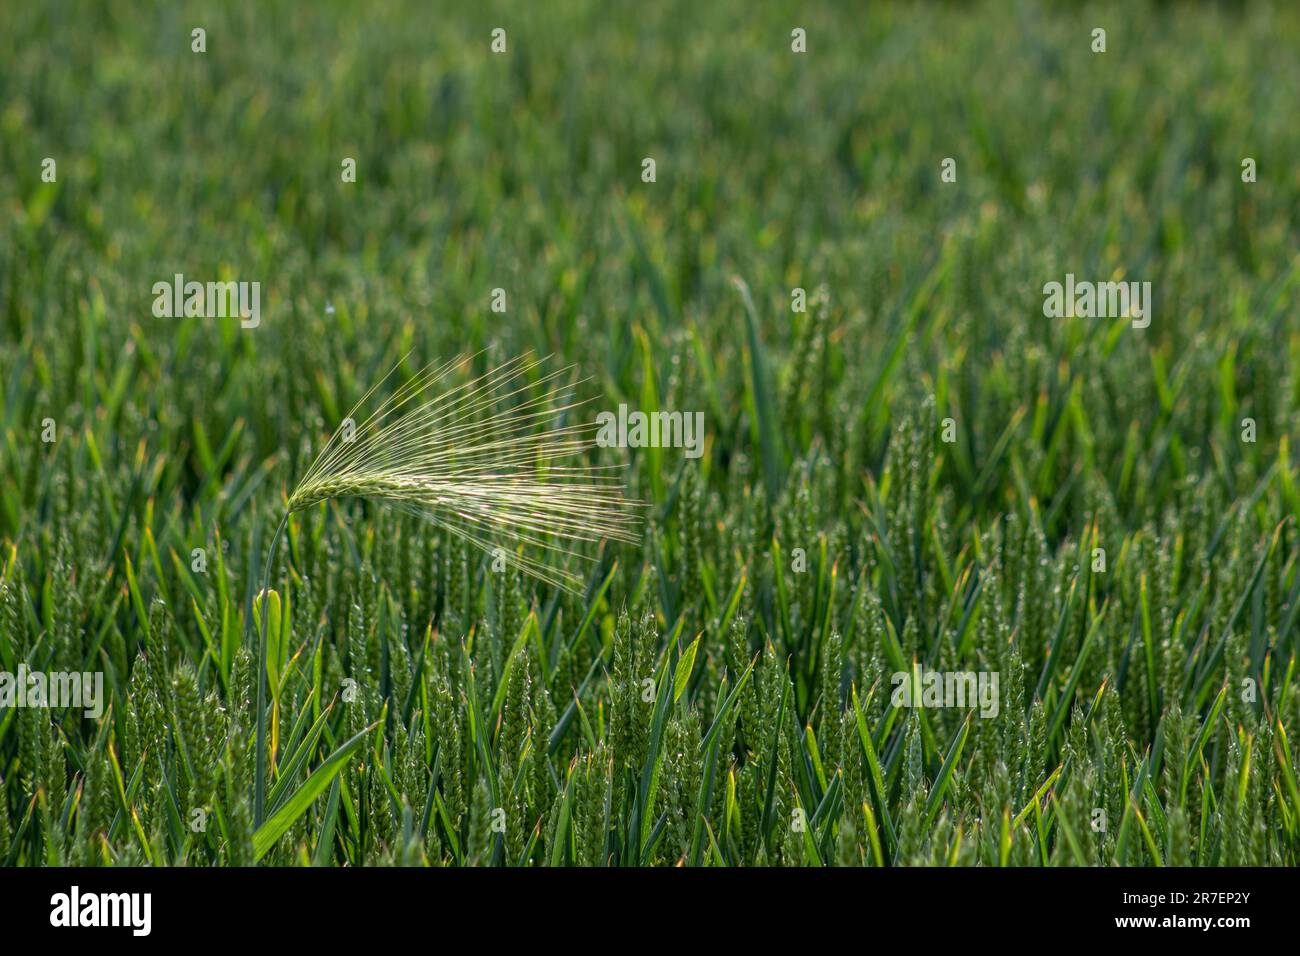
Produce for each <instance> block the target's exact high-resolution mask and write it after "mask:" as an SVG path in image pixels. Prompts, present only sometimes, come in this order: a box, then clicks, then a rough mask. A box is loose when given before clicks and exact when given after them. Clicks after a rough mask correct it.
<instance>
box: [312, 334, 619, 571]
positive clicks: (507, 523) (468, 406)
mask: <svg viewBox="0 0 1300 956" xmlns="http://www.w3.org/2000/svg"><path fill="white" fill-rule="evenodd" d="M471 361H472V358H471V357H460V358H457V359H454V360H453V361H451V362H448V363H446V364H443V365H430V366H428V367H426V368H424V369H422V370H421V371H419V372H417V373H416V374H415V375H414V376H413V377H411V378H410V379H409V380H408V381H406V382H405V383H403V384H402V385H400V386H399V387H397V388H396V389H395V390H394V391H393V392H392V394H390V395H389V396H388V397H387V398H385V399H384V400H383V401H381V402H379V404H378V405H377V407H375V408H374V410H373V411H372V412H371V413H370V414H369V417H367V418H366V419H365V420H364V421H360V420H358V418H356V417H355V416H357V414H358V411H359V410H360V409H361V408H362V406H364V405H365V404H366V403H367V401H369V399H370V398H371V396H372V395H373V394H374V393H375V391H376V389H378V388H379V387H380V386H381V385H382V384H383V382H385V381H387V380H388V379H390V378H392V377H393V375H394V374H395V373H396V372H397V371H398V369H399V368H400V367H401V365H402V363H400V362H399V363H398V365H397V366H396V367H394V368H393V370H392V371H390V372H389V373H388V375H386V376H385V377H384V379H382V380H381V381H380V382H379V383H378V384H377V385H376V386H375V387H373V388H371V389H370V391H369V392H367V393H366V395H365V396H363V398H362V399H361V401H360V402H358V403H357V406H356V407H354V408H353V410H352V411H351V412H349V414H348V417H347V418H346V419H345V426H346V427H342V428H340V429H339V430H338V431H337V432H335V434H334V435H333V436H332V437H331V438H330V440H329V442H328V443H327V444H326V445H325V448H324V449H323V450H322V451H321V453H320V456H319V457H318V458H317V459H316V461H315V462H314V463H313V464H312V466H311V467H310V468H309V469H308V470H307V473H306V474H305V475H303V477H302V480H301V481H300V482H299V483H298V486H297V487H296V488H295V489H294V490H293V493H292V494H291V495H290V496H289V503H288V511H289V513H293V512H295V511H301V510H303V509H304V508H308V507H310V506H312V505H313V504H316V503H318V502H321V501H325V500H328V499H332V498H347V497H356V498H371V499H375V500H381V501H387V502H391V503H392V504H393V505H395V506H396V507H398V508H402V509H404V510H406V511H408V512H411V513H413V514H417V515H419V516H420V517H422V518H425V519H427V520H428V521H430V522H431V523H432V524H434V525H435V526H437V527H439V528H442V529H444V530H446V531H447V532H449V533H451V534H453V535H456V536H457V537H459V538H462V539H463V540H465V541H467V542H468V543H470V544H471V545H473V546H474V547H476V548H478V549H480V550H482V551H484V552H486V553H488V554H490V555H492V556H493V558H494V560H498V561H500V562H502V566H503V567H504V566H509V567H513V568H517V569H518V570H520V571H522V572H524V573H525V574H528V575H531V576H533V577H535V578H537V579H539V580H541V581H544V582H546V583H547V584H552V585H555V586H556V587H560V588H564V589H566V590H569V591H577V590H578V589H579V588H580V587H581V585H582V583H583V580H584V579H583V576H581V575H579V574H577V573H575V572H574V571H573V570H572V568H571V567H570V564H571V562H569V561H568V560H567V559H568V557H570V556H577V557H579V558H587V557H588V556H587V555H583V554H581V553H580V552H579V551H578V550H575V547H574V546H575V545H580V544H581V543H582V542H598V541H600V540H602V539H606V538H608V539H612V540H616V541H628V542H631V541H635V540H636V535H635V531H636V523H637V515H636V511H635V505H634V504H633V503H631V502H629V501H627V500H626V499H625V498H624V497H623V486H622V483H621V480H620V478H619V477H618V476H617V474H612V473H611V471H610V468H611V467H618V466H609V467H601V466H592V465H584V464H582V463H581V462H580V461H575V459H578V458H579V457H580V456H581V455H582V454H583V453H584V452H586V451H587V450H588V449H589V448H590V447H591V446H592V444H593V443H594V436H595V430H596V426H595V425H594V424H592V423H586V422H577V421H573V420H572V419H573V417H574V414H575V412H576V411H577V410H578V409H580V408H581V406H582V405H584V404H586V403H585V402H583V401H579V400H575V399H574V398H573V397H572V392H573V387H574V385H575V384H577V383H572V382H571V381H570V380H571V379H572V378H573V377H574V375H573V372H574V370H573V369H572V368H561V369H556V370H548V369H547V368H546V360H545V359H538V358H534V357H531V356H524V357H519V358H515V359H512V360H510V361H508V362H505V363H504V364H502V365H499V366H497V367H496V368H493V369H492V370H491V371H488V372H486V373H483V374H481V375H478V376H477V377H469V376H462V375H461V374H460V373H462V372H464V371H465V370H467V369H468V368H469V367H470V364H471ZM566 421H568V423H567V424H566V423H565V422H566ZM557 559H558V560H557Z"/></svg>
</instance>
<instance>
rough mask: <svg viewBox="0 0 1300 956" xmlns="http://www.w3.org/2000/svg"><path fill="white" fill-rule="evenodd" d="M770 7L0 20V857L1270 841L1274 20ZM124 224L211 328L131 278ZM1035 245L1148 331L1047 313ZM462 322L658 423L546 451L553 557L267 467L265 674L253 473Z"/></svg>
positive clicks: (1050, 265) (914, 852) (1283, 170)
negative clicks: (253, 288) (934, 691)
mask: <svg viewBox="0 0 1300 956" xmlns="http://www.w3.org/2000/svg"><path fill="white" fill-rule="evenodd" d="M801 17H802V18H803V19H802V20H801V22H799V23H798V24H797V25H800V26H803V27H804V28H805V29H807V31H808V37H809V52H808V53H807V54H805V55H795V54H792V53H791V52H790V49H789V31H790V29H791V27H792V26H794V25H796V24H794V23H791V22H789V20H790V18H789V16H788V14H787V13H786V12H785V11H784V10H782V9H781V8H780V6H779V5H775V4H766V3H759V4H747V5H739V4H717V5H713V4H706V5H700V4H695V5H690V6H686V5H680V4H667V5H664V6H654V5H651V6H648V7H644V8H638V12H637V15H636V17H635V18H634V17H632V16H630V15H627V16H624V15H611V14H610V11H609V10H608V8H607V5H603V4H598V3H595V2H588V0H580V2H575V3H572V4H566V5H564V6H563V7H562V8H553V7H551V6H549V5H548V6H547V7H546V8H545V9H543V8H542V7H540V6H539V7H538V8H537V9H533V8H531V7H528V6H526V5H519V4H498V5H496V6H495V7H494V5H492V4H488V5H487V6H486V7H483V8H481V9H479V10H477V11H476V12H473V13H470V12H466V11H461V12H459V13H456V14H448V15H446V16H445V17H441V18H438V19H437V20H436V21H435V20H433V19H431V18H430V17H429V16H428V14H427V11H426V10H425V9H424V8H423V7H422V6H421V5H419V4H415V3H403V2H399V0H380V2H377V3H374V4H371V5H370V6H369V7H367V12H366V14H365V16H364V17H363V18H361V17H359V16H358V14H357V13H356V11H355V10H353V9H352V8H350V7H347V6H345V5H342V4H333V3H325V4H318V5H310V6H306V7H294V8H293V11H292V16H289V15H288V11H287V9H279V8H276V7H275V6H274V5H272V6H271V7H266V6H265V5H262V4H252V3H246V4H233V5H228V6H226V7H224V8H223V9H222V10H221V11H216V10H212V11H207V10H205V11H204V12H203V15H202V16H201V17H198V16H197V15H196V16H195V17H191V16H188V15H186V14H184V13H182V12H176V11H173V10H172V9H171V8H166V9H164V8H161V7H159V8H157V9H153V10H151V11H148V12H146V13H144V14H143V15H140V16H131V17H127V16H126V15H125V14H122V13H119V12H117V11H116V10H115V9H114V8H112V7H111V6H103V5H92V4H73V5H72V8H70V9H65V8H64V7H55V8H50V7H47V6H44V5H32V4H26V5H24V4H17V5H12V4H11V5H9V6H8V7H7V8H6V9H5V10H4V11H3V13H0V104H3V106H2V107H0V168H3V169H4V170H5V171H6V173H5V175H3V176H0V212H2V213H3V214H2V215H0V671H5V672H14V671H16V670H17V668H18V667H19V666H20V665H23V666H25V667H27V668H29V669H36V670H43V671H58V670H79V671H92V672H102V673H103V674H104V682H105V691H106V697H107V700H106V702H105V708H104V712H103V715H102V716H101V717H100V718H99V719H89V718H86V717H84V716H83V715H82V713H81V712H80V711H78V710H74V709H40V708H7V709H0V862H3V863H7V864H18V865H42V864H59V863H77V864H88V865H114V864H117V865H122V864H141V863H149V864H158V865H182V864H184V865H251V864H252V863H254V862H256V861H259V860H260V861H262V862H265V863H270V864H275V865H299V864H302V865H322V866H325V865H344V864H346V865H423V864H429V865H438V864H448V865H518V864H529V865H552V866H564V865H611V864H612V865H621V866H639V865H665V866H668V865H675V864H679V863H685V864H690V865H757V864H764V865H778V864H779V865H835V864H840V865H920V864H936V865H949V864H956V865H977V864H978V865H1017V866H1020V865H1023V866H1038V865H1057V864H1064V865H1149V864H1191V865H1240V864H1264V865H1286V866H1294V865H1297V863H1300V786H1298V784H1297V767H1296V756H1297V754H1296V747H1295V746H1294V744H1293V740H1294V738H1295V736H1296V734H1297V730H1298V728H1300V693H1297V687H1296V684H1297V674H1296V668H1297V663H1296V657H1297V650H1298V649H1300V529H1298V528H1297V526H1296V523H1295V515H1296V514H1297V512H1298V511H1300V496H1298V495H1297V491H1296V483H1297V462H1296V456H1295V452H1294V451H1293V449H1294V447H1295V444H1296V438H1295V436H1294V435H1293V434H1292V430H1293V426H1294V422H1295V421H1296V420H1297V411H1298V410H1300V384H1298V383H1300V376H1298V375H1297V363H1300V327H1298V326H1297V322H1296V316H1297V310H1296V288H1297V280H1298V279H1300V259H1297V256H1296V251H1295V236H1296V235H1297V234H1300V180H1298V179H1297V177H1296V174H1295V170H1294V157H1295V156H1296V155H1297V154H1300V127H1297V125H1296V124H1295V121H1294V112H1295V111H1294V105H1293V102H1292V99H1291V98H1290V97H1289V96H1288V93H1290V92H1292V91H1294V90H1295V89H1297V88H1300V70H1298V68H1297V63H1296V59H1295V56H1294V51H1295V49H1296V47H1297V43H1300V18H1298V17H1297V12H1296V10H1295V9H1293V8H1291V7H1288V6H1286V5H1281V4H1278V5H1271V4H1267V3H1264V4H1258V5H1252V6H1250V7H1248V8H1246V9H1244V10H1243V9H1238V8H1237V7H1236V6H1227V7H1219V6H1196V7H1191V8H1179V9H1177V10H1166V9H1165V8H1164V7H1161V6H1147V5H1145V4H1141V3H1138V4H1124V5H1119V6H1115V7H1112V8H1109V9H1108V10H1102V9H1098V10H1094V9H1092V8H1089V12H1088V15H1087V16H1086V17H1085V16H1084V15H1083V14H1081V13H1080V12H1078V11H1075V10H1073V9H1064V10H1061V9H1057V8H1056V7H1055V6H1054V5H1050V6H1049V5H1046V4H1042V5H1040V4H1037V3H1026V4H1019V5H1015V6H1014V8H1011V9H1009V8H1008V7H1007V6H1006V5H1003V4H988V5H986V6H976V7H973V8H967V7H962V8H960V9H954V8H952V7H951V6H934V7H928V6H922V7H916V6H912V5H908V6H906V7H903V6H899V7H894V6H892V5H888V4H885V5H876V4H873V5H871V8H870V10H869V11H867V12H865V13H861V14H858V13H855V14H854V15H853V16H848V15H846V14H845V13H844V12H843V11H842V10H839V9H837V8H835V7H834V6H830V5H828V6H826V7H819V8H816V9H810V10H808V11H807V12H806V13H801ZM191 19H194V20H195V22H196V23H201V25H202V26H204V28H205V29H206V30H207V46H208V52H206V53H205V54H195V53H191V52H190V48H189V30H190V28H191V27H190V26H189V23H190V20H191ZM1094 21H1096V22H1105V23H1106V24H1107V26H1108V52H1107V53H1105V54H1093V53H1091V51H1090V49H1089V41H1090V30H1091V28H1092V27H1093V26H1095V25H1096V22H1094ZM502 24H504V25H505V26H506V28H507V30H508V33H509V52H508V53H507V54H503V55H501V56H496V55H494V54H492V53H491V52H490V51H489V49H488V38H489V33H490V30H491V29H492V28H493V27H496V26H500V25H502ZM46 156H51V157H55V158H56V159H57V161H58V179H57V182H54V183H44V182H42V181H41V178H40V169H41V160H42V158H44V157H46ZM346 156H352V157H355V158H356V159H357V168H358V177H357V182H356V183H344V182H342V181H340V178H339V169H340V163H341V161H342V159H343V158H344V157H346ZM644 156H652V157H655V158H656V160H657V163H658V181H657V182H656V183H653V184H647V183H642V182H641V181H640V175H639V173H640V160H641V158H642V157H644ZM947 156H952V157H956V158H957V160H958V181H957V182H956V183H952V184H944V183H941V182H940V179H939V168H940V167H939V164H940V162H941V160H942V159H943V158H944V157H947ZM1247 156H1250V157H1253V158H1255V159H1256V160H1257V161H1258V163H1259V181H1258V182H1256V183H1253V184H1245V183H1243V182H1242V181H1241V179H1240V164H1241V161H1242V159H1243V158H1244V157H1247ZM176 272H182V273H184V274H186V275H187V277H194V278H202V279H208V278H213V279H215V278H217V277H222V276H224V277H229V278H231V279H241V280H248V281H254V280H256V281H261V282H262V283H263V286H262V303H263V304H262V313H263V314H262V323H261V325H260V326H259V327H258V328H256V329H241V328H240V327H239V324H238V322H235V321H228V320H217V319H202V318H188V319H185V318H182V319H161V318H156V317H154V316H153V315H152V314H151V303H152V298H153V297H152V294H151V288H152V285H153V283H154V282H156V281H160V280H161V281H169V280H170V278H171V276H172V275H173V273H176ZM1066 272H1074V273H1076V274H1078V275H1079V276H1080V277H1091V278H1096V279H1106V278H1120V277H1124V278H1133V279H1139V280H1150V281H1151V282H1152V284H1153V288H1154V290H1155V314H1154V321H1153V322H1152V324H1151V326H1150V328H1147V329H1134V328H1132V327H1131V326H1130V325H1129V323H1128V322H1127V321H1119V322H1108V321H1104V320H1096V319H1083V318H1064V319H1047V318H1045V317H1044V316H1043V314H1042V297H1041V294H1040V289H1041V286H1042V284H1043V283H1044V282H1047V281H1053V280H1056V281H1059V280H1061V279H1062V278H1063V276H1064V274H1065V273H1066ZM737 278H739V279H740V281H733V279H737ZM495 287H502V288H505V289H506V290H507V292H508V303H509V305H508V311H507V312H506V313H504V314H502V313H494V312H492V311H490V309H489V295H490V290H491V289H492V288H495ZM794 287H800V288H804V289H807V290H808V311H807V312H803V313H794V312H792V311H791V297H790V293H791V289H792V288H794ZM817 290H821V291H820V292H818V291H817ZM480 349H482V350H485V351H486V354H484V355H481V356H478V357H477V358H476V359H475V360H474V361H475V363H477V364H475V366H474V367H475V368H476V369H480V370H486V369H488V368H491V367H493V364H494V363H499V362H500V361H503V360H508V359H509V358H511V357H512V356H515V355H520V354H523V353H525V352H527V351H532V352H535V353H537V354H539V355H547V354H552V353H554V354H557V355H559V356H561V357H562V358H563V360H564V362H565V363H566V364H567V363H574V364H576V365H577V366H578V367H579V368H580V369H581V370H582V372H583V373H584V374H585V375H588V376H590V378H591V381H590V382H589V383H588V385H587V387H589V388H590V389H591V391H592V392H594V393H595V394H596V395H597V399H596V402H595V405H594V406H593V408H598V409H614V408H617V407H618V405H619V404H620V403H626V404H628V405H629V406H630V407H633V408H643V409H645V410H647V411H654V410H659V409H662V410H679V411H687V410H690V411H694V410H700V411H703V412H704V414H705V417H706V423H707V442H706V446H705V454H704V455H703V457H701V458H699V459H698V460H692V459H686V458H684V457H683V456H682V455H681V453H680V451H679V450H677V449H613V448H612V449H598V450H595V451H593V452H592V455H591V456H590V458H591V463H592V464H598V465H620V466H621V465H625V466H626V475H627V480H628V483H629V486H630V488H629V491H630V494H631V496H632V497H635V498H638V499H639V500H641V501H642V502H643V503H644V508H643V514H644V516H645V521H644V529H643V530H644V535H643V536H642V537H641V540H640V541H639V543H627V542H618V541H614V542H605V543H604V544H602V545H591V544H586V543H580V544H578V545H577V547H578V548H579V550H581V551H582V554H583V557H585V558H588V559H592V560H589V561H581V560H577V559H574V560H572V561H568V560H564V559H562V558H560V557H555V556H552V557H551V558H550V559H549V560H551V561H554V562H555V564H554V566H553V570H554V571H555V572H556V575H557V576H559V575H564V576H566V577H567V576H569V575H573V574H581V575H582V579H581V580H582V582H583V586H582V587H580V588H579V591H578V593H573V594H571V593H568V592H563V591H558V590H556V589H554V588H551V587H549V586H547V585H545V584H541V583H538V582H537V581H536V580H535V579H534V578H531V577H524V576H520V575H518V574H516V573H515V572H514V571H509V572H504V573H503V572H499V571H495V570H493V567H492V563H491V561H490V560H488V559H487V558H486V557H484V556H483V555H482V554H481V553H480V552H479V551H477V550H475V549H472V548H470V547H469V546H467V544H466V543H465V542H464V541H463V540H460V539H459V538H457V537H456V536H455V535H453V534H450V533H448V532H447V531H445V530H441V529H437V528H433V527H431V526H430V525H429V524H428V523H427V522H425V521H423V520H421V519H420V518H419V517H418V516H416V515H412V514H407V513H403V512H399V511H393V510H386V509H384V508H383V507H380V506H378V505H376V504H374V503H371V502H367V501H361V500H352V499H347V500H341V501H335V500H331V501H323V502H315V503H311V504H309V505H304V507H302V508H301V510H298V511H296V513H294V514H293V515H292V516H291V518H290V519H289V520H288V522H287V525H286V532H285V538H284V541H283V542H282V543H283V546H282V547H280V548H279V549H278V551H277V552H276V554H275V560H274V561H273V562H272V574H271V587H272V588H273V589H274V590H275V592H276V593H275V597H274V599H273V603H272V608H273V609H274V607H276V606H278V611H277V612H275V613H274V614H273V615H272V616H273V618H274V619H276V620H278V621H279V624H278V626H275V627H272V628H270V630H271V631H272V634H271V635H270V636H269V638H268V648H267V651H268V653H267V667H268V672H269V675H268V676H269V681H268V692H267V694H266V699H265V701H264V708H263V711H262V713H261V714H260V715H259V713H258V710H257V706H258V705H257V701H258V700H259V694H258V689H257V688H258V681H259V672H258V669H259V666H260V661H259V653H258V652H259V648H258V645H257V629H256V628H255V627H247V626H246V624H248V623H249V621H250V615H251V614H252V613H253V595H254V593H255V591H256V589H257V587H259V585H260V577H261V573H262V563H263V562H264V561H265V560H266V558H267V554H268V550H269V546H270V542H271V539H272V535H273V533H274V531H275V529H276V526H277V522H278V521H279V520H280V519H281V517H282V516H283V515H284V514H285V511H286V506H287V505H288V504H289V496H290V494H291V493H292V489H294V488H295V487H297V485H298V483H299V482H300V481H301V480H302V478H303V476H304V475H305V474H306V473H307V470H308V468H309V466H310V464H311V462H312V461H313V460H314V459H315V457H316V454H317V453H318V452H319V450H320V448H321V447H322V446H323V444H324V443H325V441H326V440H327V439H328V437H329V436H330V435H331V434H332V433H333V432H334V431H335V429H336V428H337V427H338V424H339V421H340V420H341V418H342V417H343V416H344V415H346V414H347V410H348V409H350V408H352V407H353V405H354V404H355V403H356V402H357V401H358V400H359V399H360V398H361V397H362V396H363V395H364V394H365V392H366V390H367V389H368V388H369V387H370V385H371V384H373V383H374V382H376V381H379V380H380V379H382V378H383V376H384V374H385V373H386V372H387V371H388V370H389V369H391V368H393V366H394V364H395V363H397V362H398V360H399V359H401V357H402V356H404V355H406V354H407V353H411V355H412V358H411V359H410V363H411V365H410V367H409V368H407V367H402V368H399V370H398V373H397V376H396V378H397V380H396V381H395V382H394V383H393V387H398V386H400V385H401V384H402V383H405V382H408V381H409V380H410V377H411V376H413V375H414V374H415V372H416V370H417V369H418V368H419V366H420V365H421V364H423V362H426V361H445V360H447V359H450V358H451V357H453V356H455V355H459V354H462V353H466V352H470V353H473V352H477V351H478V350H480ZM593 414H594V412H593ZM46 418H52V419H54V421H55V422H56V424H57V429H58V440H57V441H56V442H54V443H52V444H51V443H45V442H42V440H41V431H42V427H43V424H42V423H43V421H44V420H45V419H46ZM1244 418H1251V419H1253V420H1254V421H1255V422H1256V423H1257V429H1258V440H1257V441H1255V442H1245V441H1243V440H1242V420H1243V419H1244ZM946 419H951V420H952V423H953V426H954V434H955V441H952V442H947V441H944V440H942V438H941V435H942V431H943V428H944V422H945V420H946ZM313 501H314V499H313ZM295 504H296V505H298V504H304V502H302V501H299V502H295ZM195 549H202V550H201V552H199V554H200V555H201V557H202V561H199V560H198V558H196V550H195ZM796 549H798V552H799V555H800V556H801V560H800V562H799V566H798V567H796V560H795V551H796ZM1095 549H1104V552H1105V567H1104V570H1102V569H1101V566H1100V564H1099V563H1098V560H1097V554H1096V550H1095ZM249 635H251V637H250V636H249ZM921 669H924V670H925V671H946V672H950V671H975V672H986V673H992V672H996V673H997V674H998V675H999V676H1000V684H1001V699H1000V711H999V713H998V715H997V716H996V717H982V716H980V714H979V712H978V710H972V709H971V708H969V707H966V708H955V707H953V708H939V709H930V708H925V709H922V708H900V707H895V706H894V705H893V703H892V701H891V698H892V696H893V694H892V692H893V689H894V686H893V685H894V682H893V680H892V679H891V678H892V677H893V675H894V674H896V673H904V674H909V673H913V672H915V671H919V670H921ZM259 716H260V720H261V722H262V724H263V725H264V735H265V737H264V744H263V751H262V756H263V758H264V763H265V768H264V773H263V776H262V778H261V779H260V781H259V780H258V779H257V773H258V766H259V759H258V757H259V753H258V746H257V738H258V733H257V728H258V725H259ZM259 790H260V791H261V793H262V794H263V797H264V801H265V805H264V807H263V814H262V816H261V819H259V815H258V813H257V812H256V807H255V793H257V792H258V791H259ZM1100 821H1104V825H1099V822H1100Z"/></svg>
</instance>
